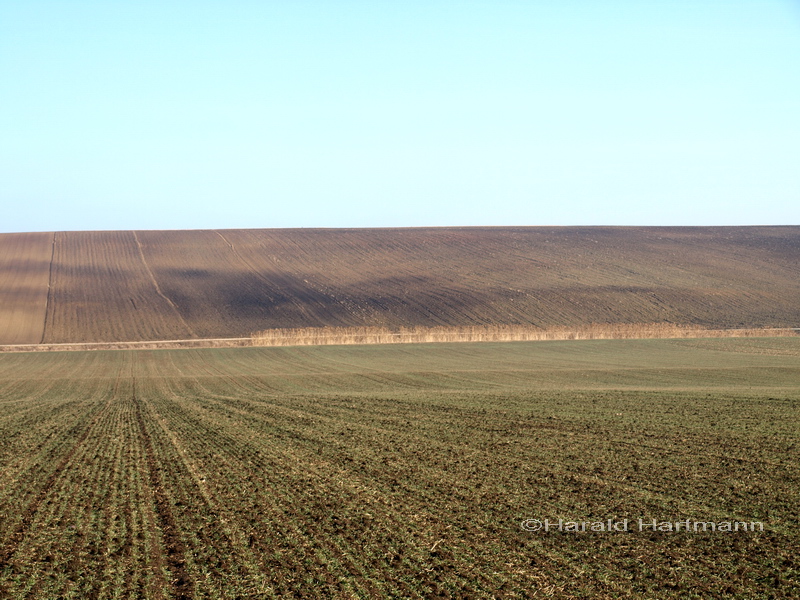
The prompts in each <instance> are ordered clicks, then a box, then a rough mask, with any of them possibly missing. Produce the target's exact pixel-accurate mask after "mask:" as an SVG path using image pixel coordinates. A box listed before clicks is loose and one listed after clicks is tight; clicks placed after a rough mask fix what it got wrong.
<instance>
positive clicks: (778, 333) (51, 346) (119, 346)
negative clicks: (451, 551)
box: [0, 296, 800, 353]
mask: <svg viewBox="0 0 800 600" xmlns="http://www.w3.org/2000/svg"><path fill="white" fill-rule="evenodd" d="M163 297H164V298H165V299H166V300H167V301H169V299H168V298H166V296H163ZM173 308H175V306H174V305H173ZM176 311H177V308H176ZM179 316H180V315H179ZM184 323H185V322H184ZM187 327H188V325H187ZM309 329H315V328H309ZM318 329H325V328H318ZM378 329H379V328H378ZM453 329H454V330H456V329H458V328H453ZM466 329H470V328H466ZM269 331H270V332H276V334H277V332H284V331H286V332H289V331H292V330H288V329H287V330H283V329H274V330H269ZM259 333H260V332H259ZM192 334H193V335H194V332H192ZM778 337H800V328H798V327H768V328H762V329H752V328H744V329H696V330H695V329H690V330H686V331H682V332H681V334H680V335H673V334H669V333H666V334H664V335H620V336H614V335H611V334H603V335H594V336H593V335H592V334H587V333H586V332H584V331H580V330H563V331H561V330H540V331H539V332H537V333H520V334H519V335H516V334H512V333H509V334H508V335H505V336H500V335H498V336H497V338H496V339H495V338H494V334H493V333H489V334H487V335H486V336H484V337H481V335H480V334H477V335H476V334H475V333H474V332H469V331H465V332H463V333H461V332H458V331H453V332H450V333H447V334H444V335H443V336H442V338H441V339H437V336H436V334H433V335H432V336H430V337H428V334H427V333H424V332H418V333H415V334H414V333H411V334H409V333H403V332H388V333H386V332H380V333H378V334H373V333H355V334H335V335H330V336H326V335H324V334H322V335H307V336H302V335H301V336H296V335H275V336H272V337H266V338H260V337H259V334H258V333H257V334H254V335H253V336H249V337H232V338H197V337H195V338H185V339H172V340H136V341H118V342H58V343H47V344H44V343H42V344H4V345H0V353H3V352H58V351H81V350H135V349H141V350H162V349H179V348H243V347H248V348H249V347H254V348H275V347H299V346H372V345H388V344H462V343H463V344H482V343H508V342H563V341H575V342H581V341H597V340H655V339H658V340H689V339H758V338H778ZM426 338H427V339H426ZM431 338H433V339H431Z"/></svg>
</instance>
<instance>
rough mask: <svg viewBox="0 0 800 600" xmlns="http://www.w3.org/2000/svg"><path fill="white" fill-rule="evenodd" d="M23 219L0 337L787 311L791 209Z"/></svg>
mask: <svg viewBox="0 0 800 600" xmlns="http://www.w3.org/2000/svg"><path fill="white" fill-rule="evenodd" d="M28 235H29V236H33V237H30V238H26V239H27V240H28V241H26V244H21V243H20V237H19V234H3V235H0V256H2V261H0V292H1V293H2V294H4V295H3V298H4V299H11V300H10V301H7V302H4V303H3V307H4V309H3V310H2V311H0V344H21V343H39V342H42V343H48V344H52V343H75V342H108V343H111V342H121V341H141V340H176V339H194V338H197V339H206V338H244V337H248V336H250V334H251V333H253V332H255V331H263V330H267V329H284V328H303V327H386V328H390V329H392V330H395V329H397V328H400V327H442V326H445V327H464V326H483V325H522V326H532V327H535V328H543V329H552V328H557V327H582V326H585V325H588V324H591V323H605V324H632V323H670V324H679V325H697V326H702V327H705V328H712V329H726V328H762V327H794V326H796V325H797V323H798V322H800V303H798V302H797V299H798V298H800V227H708V228H704V227H684V228H680V227H678V228H675V227H669V228H656V227H650V228H646V227H478V228H414V229H327V230H325V229H294V230H290V229H284V230H226V231H139V232H130V231H128V232H60V233H58V234H56V235H55V236H54V235H53V234H28ZM54 240H55V243H53V242H54ZM34 255H35V257H36V258H35V259H34V258H31V257H33V256H34ZM51 256H52V261H50V260H49V259H50V257H51ZM42 257H44V258H42ZM48 280H49V285H50V290H49V300H48V289H47V288H48ZM23 308H24V315H23V313H22V312H19V311H20V310H22V309H23ZM15 311H16V312H15ZM43 326H44V331H43Z"/></svg>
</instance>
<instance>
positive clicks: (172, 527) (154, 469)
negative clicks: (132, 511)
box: [132, 378, 194, 600]
mask: <svg viewBox="0 0 800 600" xmlns="http://www.w3.org/2000/svg"><path fill="white" fill-rule="evenodd" d="M132 399H133V404H134V406H135V411H136V421H137V422H138V424H139V431H140V432H141V435H142V444H143V445H144V450H145V455H146V457H147V471H148V474H149V479H150V488H151V489H152V491H153V500H154V504H155V509H156V514H157V515H158V522H159V525H160V527H161V531H162V535H163V540H164V548H165V550H166V557H165V558H166V562H167V568H168V569H169V571H170V573H171V574H172V580H171V581H170V586H171V588H172V591H173V595H174V597H175V598H176V599H178V600H191V598H193V597H194V594H193V591H194V582H193V581H192V579H191V577H190V575H189V572H188V570H187V568H186V559H185V558H184V555H185V552H186V549H185V547H184V544H183V540H182V539H181V536H180V531H179V528H178V524H177V522H176V521H175V516H174V515H173V514H172V509H171V507H170V502H169V499H168V498H167V495H166V494H165V493H164V486H163V483H162V481H161V476H160V475H159V466H158V459H157V458H156V454H155V451H154V450H153V441H152V439H151V437H150V434H149V433H148V431H147V427H146V426H145V422H144V415H143V414H142V413H143V411H144V407H143V402H142V400H141V399H140V398H138V397H137V395H136V379H135V378H134V379H133V391H132Z"/></svg>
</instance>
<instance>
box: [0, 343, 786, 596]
mask: <svg viewBox="0 0 800 600" xmlns="http://www.w3.org/2000/svg"><path fill="white" fill-rule="evenodd" d="M726 343H727V341H726ZM792 343H794V346H792ZM748 344H749V345H742V344H740V346H739V347H738V350H739V351H741V350H742V348H745V349H747V348H750V350H749V351H753V349H759V348H760V349H763V348H766V347H769V348H772V349H782V350H784V351H792V348H794V351H800V348H798V347H797V342H796V341H794V340H778V341H774V342H769V343H767V342H764V343H762V344H760V345H759V344H754V343H751V342H748ZM647 347H648V348H650V349H651V352H653V353H654V356H651V360H652V361H655V362H660V363H661V364H662V365H668V366H669V367H668V368H669V369H673V370H676V371H678V370H680V369H683V371H682V372H684V373H686V374H691V379H687V381H699V379H698V377H699V375H698V374H697V372H698V371H702V370H703V369H709V370H710V371H714V372H715V373H716V372H717V371H716V370H718V369H719V368H721V365H720V364H719V363H720V362H722V363H724V364H727V365H729V366H731V365H732V368H734V369H737V368H738V367H736V365H737V364H739V363H737V360H739V359H738V358H737V356H736V354H735V353H734V352H730V353H728V352H721V351H720V350H719V348H721V347H727V348H731V347H736V345H734V346H727V345H720V346H715V348H716V350H713V351H710V352H708V351H706V350H702V349H692V350H686V347H684V346H680V345H679V346H675V345H674V344H669V345H668V344H666V343H663V342H662V343H660V344H659V343H655V342H652V343H650V344H649V345H648V346H647ZM547 348H549V349H548V350H541V348H540V347H536V346H535V345H519V346H517V348H516V350H514V349H513V348H508V347H504V348H503V349H502V350H499V351H498V350H497V348H495V351H490V348H487V347H486V346H468V345H463V346H460V347H459V348H455V347H450V348H448V347H436V348H434V347H429V346H427V347H426V346H418V347H406V348H402V349H401V348H397V347H394V348H384V349H381V348H373V349H371V350H370V351H369V352H367V351H365V350H363V349H360V348H356V347H352V348H343V349H339V350H336V349H333V348H320V349H314V350H311V349H296V350H291V351H289V350H288V349H282V348H275V349H247V350H228V351H223V350H216V351H182V352H179V351H160V352H148V351H140V352H115V353H87V355H91V356H90V357H86V356H80V355H75V354H72V353H65V354H63V355H61V356H63V358H61V359H58V360H60V361H62V369H61V371H60V373H59V370H58V369H57V368H56V367H55V364H54V363H53V362H52V361H53V360H56V359H53V358H52V355H51V356H49V357H44V356H43V357H42V361H43V363H42V369H41V370H40V371H39V373H40V374H42V377H41V378H38V379H37V377H36V376H35V375H34V373H35V371H34V370H30V369H32V366H33V365H34V363H35V359H32V358H30V357H8V358H9V361H10V362H9V363H8V364H6V365H5V368H4V365H3V364H2V361H0V379H2V382H4V383H5V382H8V383H9V386H8V387H3V388H0V389H3V392H0V428H2V431H0V433H3V434H8V435H3V436H2V437H0V439H2V440H4V445H3V446H2V454H0V469H2V470H3V471H2V473H3V476H4V479H3V481H4V482H7V485H5V486H4V487H3V488H2V489H1V490H0V548H2V554H0V596H2V597H8V598H165V599H166V598H209V599H212V598H219V599H222V598H224V599H232V598H289V597H295V598H319V597H331V598H354V597H356V598H375V597H398V598H400V597H402V598H437V597H438V598H476V597H478V598H480V597H505V598H528V597H532V596H536V595H539V596H545V597H546V596H554V597H564V598H570V597H574V598H578V597H594V598H614V597H652V598H692V597H703V598H762V597H763V598H766V597H773V598H791V597H796V596H797V595H798V594H800V588H799V587H798V585H797V580H798V579H797V576H798V574H799V573H800V556H798V553H797V551H796V548H797V547H799V546H800V540H798V533H797V531H798V530H799V529H798V527H800V522H798V519H797V515H796V509H795V507H796V505H797V504H798V503H800V493H799V492H798V490H800V469H799V468H798V466H797V465H798V461H797V458H798V455H797V447H798V446H797V443H798V441H799V440H798V438H799V437H800V431H798V428H797V418H796V417H797V411H798V409H799V408H800V395H799V394H800V379H798V373H797V368H796V367H795V369H794V371H791V370H790V369H789V368H788V367H787V366H786V365H787V364H789V363H790V362H791V360H792V359H793V357H792V356H787V357H783V356H762V355H758V356H757V357H756V358H754V359H753V360H752V361H751V362H752V364H756V365H761V367H762V368H764V369H767V368H768V365H772V367H773V371H772V373H773V376H774V377H778V376H779V377H780V378H781V379H780V380H774V381H772V382H771V384H770V385H769V386H766V385H763V384H759V385H755V386H751V387H752V389H750V390H746V391H745V390H737V389H736V388H735V387H734V388H719V387H717V388H714V387H711V388H708V389H702V388H700V387H696V388H695V389H693V390H690V389H682V390H677V389H675V388H674V387H671V384H670V387H666V386H663V385H662V383H661V382H662V381H664V379H662V378H661V376H660V375H659V374H658V373H657V369H656V368H655V367H650V368H649V369H650V370H648V369H647V368H646V367H647V365H646V364H645V363H646V361H643V360H642V359H640V358H639V359H637V358H636V357H637V356H638V355H640V354H641V352H640V351H635V352H633V354H632V355H629V354H626V352H629V351H627V350H625V351H623V350H622V349H621V348H622V345H621V343H613V344H605V345H604V346H603V350H602V353H601V354H605V360H604V364H605V365H606V366H607V368H608V369H610V370H614V369H617V370H619V371H620V373H621V375H620V376H621V377H623V379H625V378H628V377H629V374H627V373H626V371H627V370H630V369H631V368H634V367H631V366H625V365H631V364H633V365H637V364H639V363H637V362H636V361H637V360H640V361H641V364H639V366H636V367H635V368H637V369H640V370H639V375H638V377H639V378H644V377H645V376H646V375H647V373H649V376H650V377H651V379H650V385H649V387H648V388H647V389H644V388H642V389H638V390H636V389H630V388H629V389H619V388H616V389H615V388H608V387H606V386H605V384H602V383H600V384H593V383H591V380H589V381H588V382H587V383H584V384H583V387H582V388H581V387H573V388H572V389H569V390H564V389H557V388H558V386H556V385H550V387H549V388H543V387H542V386H541V382H542V381H547V379H546V378H545V379H543V377H544V376H533V375H531V374H530V373H528V376H525V375H524V373H525V372H526V370H525V369H526V368H527V371H528V372H532V371H535V370H536V369H537V367H536V364H540V365H546V366H547V370H553V369H556V367H557V361H558V360H561V361H562V363H563V368H565V369H568V370H569V371H568V372H569V373H570V374H571V375H570V376H571V377H577V376H578V373H579V371H580V369H584V370H585V373H591V372H593V370H594V369H595V368H596V364H597V362H596V361H598V360H599V358H598V355H597V354H596V352H597V348H594V349H593V347H589V346H587V347H586V348H584V350H583V351H582V352H583V354H581V351H579V350H576V349H575V346H569V347H568V346H563V347H562V348H561V349H559V348H554V347H553V346H550V345H547ZM615 349H616V350H615ZM613 352H617V353H618V355H616V356H615V355H613ZM542 353H543V354H544V355H547V354H548V353H549V357H547V356H544V355H543V354H542ZM401 356H402V357H405V358H404V360H403V361H402V362H397V358H398V357H401ZM720 356H723V357H724V358H720ZM559 357H560V358H559ZM681 357H683V358H681ZM681 360H682V361H683V366H682V367H681V366H680V364H679V362H680V361H681ZM14 361H16V362H14ZM537 361H538V363H537ZM787 361H788V362H787ZM12 362H13V363H14V364H16V365H17V371H16V374H15V373H14V369H11V368H10V364H12ZM617 363H618V364H619V366H616V367H613V368H612V366H613V365H615V364H617ZM576 364H577V365H579V366H578V368H577V369H576V367H575V365H576ZM741 364H742V365H745V364H750V363H748V362H747V361H742V362H741ZM423 365H424V366H425V367H427V368H426V369H422V368H421V366H423ZM481 365H483V370H482V369H481ZM525 365H527V367H525ZM23 366H25V369H29V370H28V371H23V370H22V367H23ZM25 373H27V375H26V376H24V377H23V376H22V375H24V374H25ZM59 374H60V375H62V376H61V377H56V375H59ZM503 374H505V376H504V375H503ZM14 375H15V376H14ZM671 377H673V378H675V379H677V378H678V376H677V375H672V376H671ZM625 380H628V379H625ZM672 380H673V379H670V381H672ZM559 381H560V380H559ZM580 381H584V380H583V379H580ZM6 440H7V441H6ZM650 516H652V517H655V518H659V519H665V520H679V519H682V518H699V519H703V520H709V521H722V520H725V519H742V520H747V521H761V522H763V523H764V525H765V526H766V527H765V530H764V531H763V532H761V531H759V532H756V533H752V534H750V533H748V534H746V535H732V534H731V535H725V534H716V535H714V534H709V533H706V534H688V533H680V534H671V533H663V532H641V533H635V532H626V533H612V534H592V533H568V532H551V533H548V534H545V533H541V532H539V533H537V532H531V531H525V530H523V529H522V527H521V526H520V524H521V522H522V521H523V520H524V519H531V518H546V519H549V520H558V519H559V518H561V519H571V518H582V519H587V520H605V519H606V518H613V519H622V518H629V519H636V518H639V517H643V518H647V517H650Z"/></svg>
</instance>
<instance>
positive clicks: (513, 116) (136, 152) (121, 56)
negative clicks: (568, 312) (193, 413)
mask: <svg viewBox="0 0 800 600" xmlns="http://www.w3.org/2000/svg"><path fill="white" fill-rule="evenodd" d="M0 202H2V206H3V210H2V213H0V232H15V231H67V230H114V229H211V228H239V227H252V228H272V227H281V228H282V227H416V226H473V225H797V224H800V1H798V0H756V1H748V0H742V1H738V0H725V1H723V0H714V1H711V0H669V1H668V0H650V1H646V2H642V1H641V0H616V1H615V0H604V1H603V2H598V1H596V0H559V1H555V0H552V1H545V0H515V1H511V0H491V1H470V0H461V1H458V2H456V1H444V0H441V1H437V0H424V1H423V0H407V1H405V2H388V1H385V0H369V1H349V0H339V1H336V2H330V1H322V0H319V1H308V0H292V1H289V0H283V1H269V0H260V1H255V0H253V1H242V0H226V1H222V0H192V1H191V2H189V1H182V0H157V1H156V0H137V1H135V2H134V1H133V0H130V1H126V2H124V1H120V2H108V1H107V0H103V1H73V0H50V1H44V0H26V1H25V2H14V1H12V0H4V1H3V0H0Z"/></svg>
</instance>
